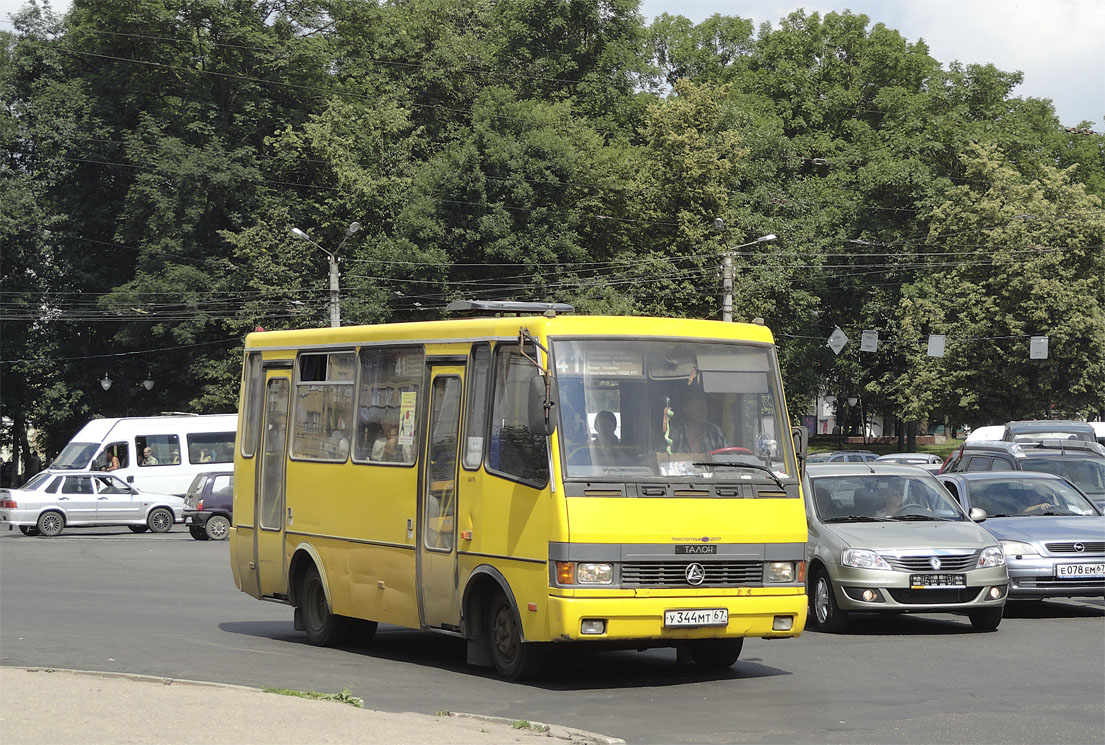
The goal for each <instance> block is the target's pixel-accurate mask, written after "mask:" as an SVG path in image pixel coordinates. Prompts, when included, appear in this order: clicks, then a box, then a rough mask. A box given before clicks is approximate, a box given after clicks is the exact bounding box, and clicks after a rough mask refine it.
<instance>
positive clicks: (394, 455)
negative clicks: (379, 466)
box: [369, 422, 407, 463]
mask: <svg viewBox="0 0 1105 745" xmlns="http://www.w3.org/2000/svg"><path fill="white" fill-rule="evenodd" d="M369 457H370V459H371V460H378V461H386V462H389V463H402V462H405V461H406V460H407V452H406V448H404V447H401V446H400V445H399V422H384V425H383V431H382V432H381V433H380V434H379V435H377V436H376V442H374V443H372V454H371V455H370V456H369Z"/></svg>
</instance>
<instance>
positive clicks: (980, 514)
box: [968, 507, 986, 523]
mask: <svg viewBox="0 0 1105 745" xmlns="http://www.w3.org/2000/svg"><path fill="white" fill-rule="evenodd" d="M968 515H969V516H970V518H971V519H972V520H974V521H975V522H976V523H980V522H983V521H984V520H985V519H986V510H984V509H982V508H981V507H972V508H971V511H970V512H969V513H968Z"/></svg>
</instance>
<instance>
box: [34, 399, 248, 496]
mask: <svg viewBox="0 0 1105 745" xmlns="http://www.w3.org/2000/svg"><path fill="white" fill-rule="evenodd" d="M237 429H238V415H237V414H169V415H166V416H145V417H110V418H104V419H93V420H92V421H90V422H89V423H88V424H86V425H84V427H82V428H81V431H80V432H78V433H77V434H76V435H75V436H74V437H73V439H72V440H70V441H69V444H68V445H66V446H65V448H64V449H63V450H62V451H61V453H60V454H59V455H58V457H57V458H54V460H53V462H52V463H51V464H50V465H49V470H51V471H111V472H112V473H113V474H114V475H116V476H118V477H119V478H121V479H123V480H125V481H126V482H127V483H129V484H134V485H135V486H136V487H138V488H139V489H141V490H143V491H151V492H159V493H161V494H176V495H183V494H184V492H185V491H186V490H187V489H188V485H189V484H190V483H192V479H193V478H195V475H196V474H197V473H200V472H202V471H209V470H211V469H212V468H213V467H216V468H217V467H218V465H217V464H224V467H225V465H227V464H231V463H233V462H234V436H235V433H236V431H237Z"/></svg>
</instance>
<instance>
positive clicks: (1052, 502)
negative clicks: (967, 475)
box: [971, 478, 1098, 517]
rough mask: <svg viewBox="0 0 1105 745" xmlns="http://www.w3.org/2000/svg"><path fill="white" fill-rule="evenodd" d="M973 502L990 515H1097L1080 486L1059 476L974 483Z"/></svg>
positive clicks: (972, 485) (1095, 509) (972, 489)
mask: <svg viewBox="0 0 1105 745" xmlns="http://www.w3.org/2000/svg"><path fill="white" fill-rule="evenodd" d="M971 506H972V507H981V508H982V509H984V510H986V514H987V515H989V516H990V517H1020V516H1031V515H1097V514H1098V510H1097V508H1096V507H1094V505H1093V504H1091V503H1090V500H1088V499H1086V498H1085V497H1084V496H1082V495H1081V494H1079V493H1078V490H1077V489H1075V488H1074V487H1072V486H1071V485H1070V484H1067V483H1065V482H1063V481H1060V480H1059V479H1041V478H1035V479H1024V478H1008V479H994V480H992V481H991V480H986V481H979V482H975V483H972V484H971Z"/></svg>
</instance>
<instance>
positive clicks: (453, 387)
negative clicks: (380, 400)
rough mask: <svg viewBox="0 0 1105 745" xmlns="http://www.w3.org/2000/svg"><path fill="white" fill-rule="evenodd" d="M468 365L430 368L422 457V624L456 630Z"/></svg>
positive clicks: (419, 559) (420, 556) (419, 565)
mask: <svg viewBox="0 0 1105 745" xmlns="http://www.w3.org/2000/svg"><path fill="white" fill-rule="evenodd" d="M463 372H464V368H463V367H459V366H450V367H441V366H436V367H434V368H432V369H431V384H430V410H429V426H428V427H427V428H426V433H427V434H426V457H425V459H424V460H423V463H424V465H423V473H422V499H421V505H420V508H421V513H422V514H421V518H420V530H419V533H420V534H421V538H420V540H419V544H418V545H419V548H418V575H419V576H418V582H419V593H420V598H421V601H422V603H421V604H422V620H423V625H425V626H433V627H438V628H440V627H450V628H454V629H455V628H457V627H458V626H459V625H460V611H459V607H460V606H459V602H458V599H457V552H456V534H457V526H456V516H457V452H458V446H459V445H458V444H459V441H460V410H461V388H462V377H461V376H462V375H463Z"/></svg>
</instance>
